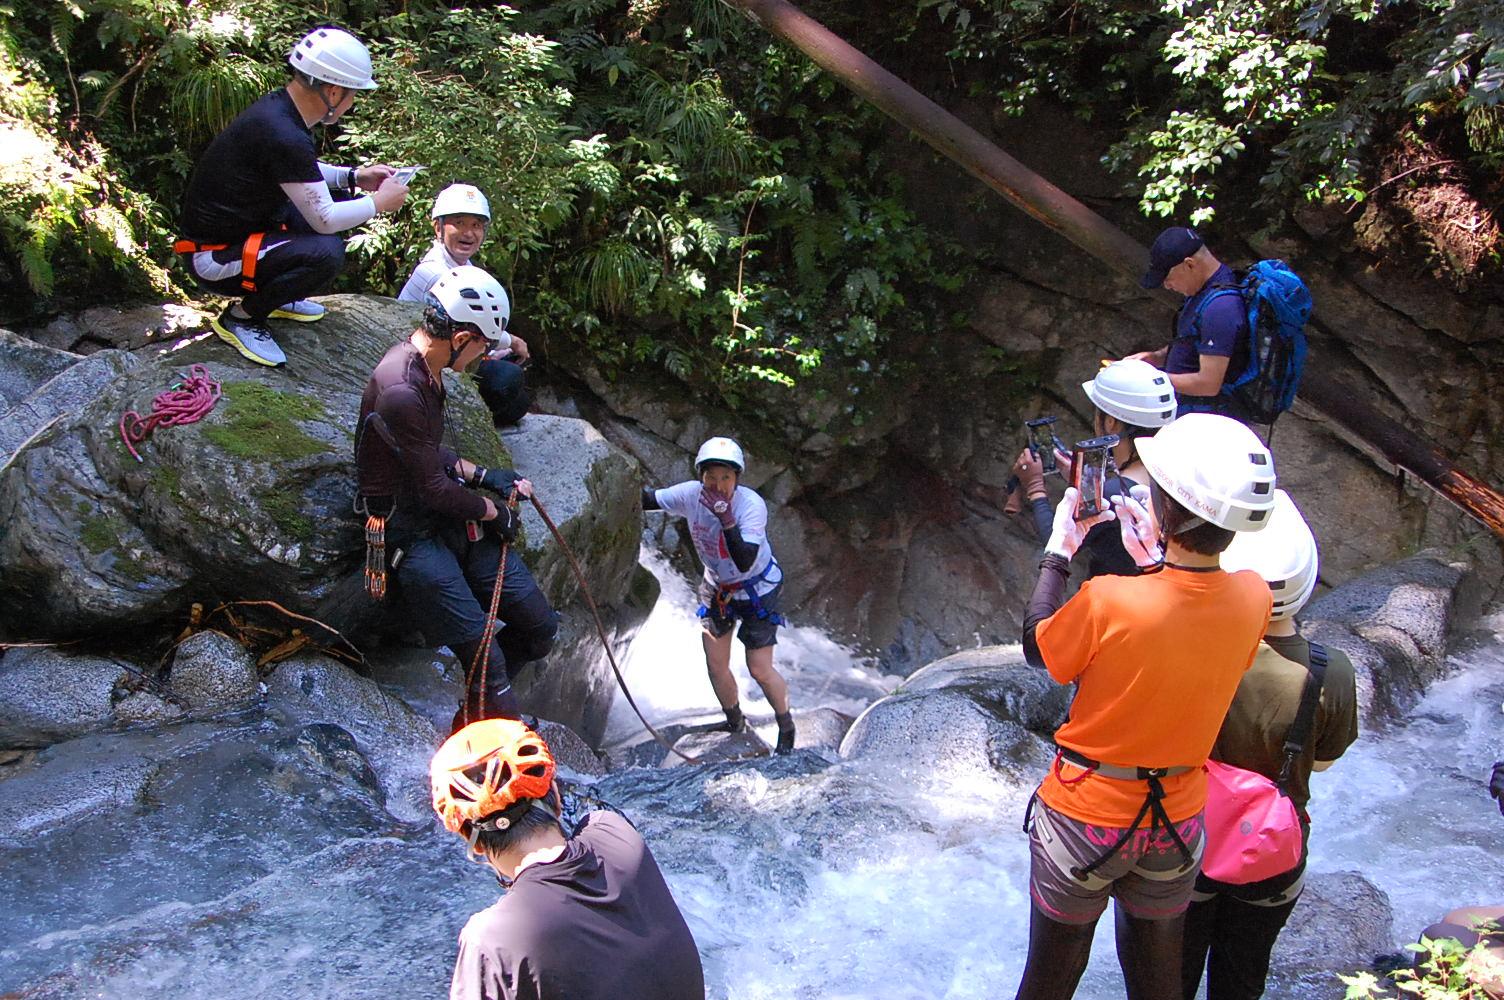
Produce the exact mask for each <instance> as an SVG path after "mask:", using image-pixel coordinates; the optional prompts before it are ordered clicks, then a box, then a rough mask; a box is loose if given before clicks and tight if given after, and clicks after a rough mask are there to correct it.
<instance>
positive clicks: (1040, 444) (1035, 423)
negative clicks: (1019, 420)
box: [1024, 417, 1060, 476]
mask: <svg viewBox="0 0 1504 1000" xmlns="http://www.w3.org/2000/svg"><path fill="white" fill-rule="evenodd" d="M1056 419H1057V418H1055V417H1038V418H1036V419H1034V420H1025V421H1024V428H1025V429H1026V431H1027V433H1028V435H1029V451H1031V452H1033V454H1034V457H1035V458H1037V459H1039V467H1040V469H1041V470H1042V471H1043V472H1044V474H1045V475H1047V476H1048V475H1049V474H1050V473H1052V472H1059V471H1060V469H1059V467H1058V465H1057V463H1056V462H1055V443H1056V441H1057V440H1058V439H1057V438H1056V437H1055V420H1056Z"/></svg>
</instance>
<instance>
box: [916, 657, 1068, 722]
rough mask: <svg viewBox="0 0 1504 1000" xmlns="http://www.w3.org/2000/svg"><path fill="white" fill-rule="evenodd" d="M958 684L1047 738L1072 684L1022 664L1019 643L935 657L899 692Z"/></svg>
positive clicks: (1062, 713)
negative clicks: (1059, 681) (1056, 681)
mask: <svg viewBox="0 0 1504 1000" xmlns="http://www.w3.org/2000/svg"><path fill="white" fill-rule="evenodd" d="M941 688H956V689H960V690H963V691H966V692H967V693H969V694H971V695H972V696H973V697H976V698H978V699H979V700H982V701H984V702H986V703H988V704H990V705H992V706H993V707H995V708H996V710H997V711H999V712H1000V713H1001V714H1002V715H1003V716H1004V717H1006V718H1010V719H1013V720H1014V721H1015V722H1017V723H1018V724H1019V725H1021V726H1023V727H1024V728H1025V729H1028V730H1029V731H1031V732H1034V733H1038V734H1040V735H1041V736H1045V737H1050V736H1053V735H1054V732H1055V730H1056V729H1058V728H1060V725H1061V723H1063V722H1064V721H1065V715H1066V712H1067V711H1068V710H1069V709H1070V703H1071V688H1070V687H1069V686H1067V685H1063V684H1056V683H1055V682H1054V681H1053V680H1051V679H1050V675H1049V674H1048V673H1047V672H1045V671H1044V670H1043V669H1041V668H1039V667H1031V666H1029V665H1028V664H1027V663H1025V662H1024V653H1023V648H1022V647H1020V646H1016V645H1015V646H983V647H982V648H980V649H966V650H962V651H961V652H959V653H953V654H951V655H950V656H947V657H945V658H944V659H940V660H936V661H935V662H934V663H930V664H927V665H926V666H924V667H921V668H920V669H919V670H916V671H915V672H914V673H912V674H910V675H909V677H908V678H907V679H906V680H905V681H904V682H903V683H902V684H901V685H899V687H898V689H897V691H896V692H895V693H897V694H907V693H917V692H920V691H933V690H938V689H941Z"/></svg>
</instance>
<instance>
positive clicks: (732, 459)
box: [695, 437, 747, 473]
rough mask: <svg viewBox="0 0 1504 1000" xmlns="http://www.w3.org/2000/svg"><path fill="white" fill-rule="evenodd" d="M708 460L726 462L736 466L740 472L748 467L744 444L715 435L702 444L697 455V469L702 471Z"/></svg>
mask: <svg viewBox="0 0 1504 1000" xmlns="http://www.w3.org/2000/svg"><path fill="white" fill-rule="evenodd" d="M706 462H724V463H725V464H726V465H730V466H733V467H735V469H736V471H737V472H738V473H741V472H743V471H744V470H745V469H746V468H747V460H746V458H745V457H744V456H743V455H742V446H741V445H739V444H737V443H736V442H735V441H733V440H731V439H730V438H725V437H714V438H711V439H710V440H709V441H706V442H705V443H704V444H702V445H700V450H699V452H698V453H697V454H696V455H695V471H696V472H699V471H701V469H702V468H703V467H704V465H705V463H706Z"/></svg>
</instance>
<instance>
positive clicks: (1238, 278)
mask: <svg viewBox="0 0 1504 1000" xmlns="http://www.w3.org/2000/svg"><path fill="white" fill-rule="evenodd" d="M1246 282H1247V275H1246V274H1244V273H1242V272H1240V271H1234V272H1233V280H1232V281H1219V282H1217V283H1216V284H1213V285H1208V286H1207V288H1209V289H1210V291H1209V292H1208V293H1207V295H1206V297H1205V298H1203V299H1202V300H1201V301H1200V302H1197V303H1196V311H1195V312H1194V313H1192V314H1191V331H1192V332H1191V334H1190V335H1187V338H1186V339H1190V336H1195V337H1196V338H1197V339H1200V337H1201V314H1202V313H1204V312H1206V307H1207V306H1209V305H1211V304H1212V302H1213V301H1214V300H1216V299H1219V298H1221V297H1222V296H1224V295H1236V296H1238V297H1239V298H1242V297H1243V288H1244V285H1245V283H1246ZM1197 294H1200V293H1197Z"/></svg>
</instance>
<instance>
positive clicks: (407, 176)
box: [392, 165, 423, 187]
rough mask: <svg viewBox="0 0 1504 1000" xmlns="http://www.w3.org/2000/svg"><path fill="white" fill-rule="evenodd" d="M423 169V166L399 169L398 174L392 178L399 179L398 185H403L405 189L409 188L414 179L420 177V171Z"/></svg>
mask: <svg viewBox="0 0 1504 1000" xmlns="http://www.w3.org/2000/svg"><path fill="white" fill-rule="evenodd" d="M422 169H423V167H422V166H421V165H418V166H412V167H398V168H397V172H396V173H395V174H393V175H392V176H393V177H395V178H397V183H398V184H401V185H402V186H403V187H407V186H408V185H409V184H411V183H412V180H413V178H414V177H416V176H417V175H418V171H420V170H422Z"/></svg>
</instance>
